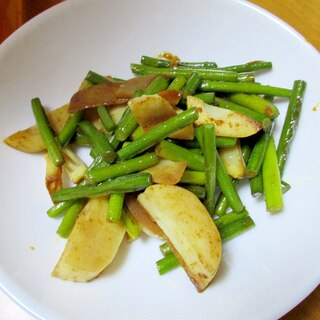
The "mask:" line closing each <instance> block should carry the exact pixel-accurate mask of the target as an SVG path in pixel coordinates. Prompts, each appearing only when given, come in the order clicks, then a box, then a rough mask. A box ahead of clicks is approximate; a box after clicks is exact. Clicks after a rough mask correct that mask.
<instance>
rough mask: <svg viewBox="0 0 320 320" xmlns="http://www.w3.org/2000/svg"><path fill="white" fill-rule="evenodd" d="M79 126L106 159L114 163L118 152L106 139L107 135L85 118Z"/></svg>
mask: <svg viewBox="0 0 320 320" xmlns="http://www.w3.org/2000/svg"><path fill="white" fill-rule="evenodd" d="M79 128H80V130H81V131H82V133H83V134H84V135H86V136H87V137H88V138H89V140H90V141H91V144H92V146H93V147H94V149H96V151H97V152H98V154H99V155H100V156H102V157H103V158H104V160H105V161H107V162H109V163H112V162H113V161H114V160H115V158H116V153H115V151H114V150H113V148H112V146H111V145H110V143H109V142H108V139H106V137H105V135H104V134H103V133H102V132H100V131H99V130H98V129H97V128H96V127H95V126H94V125H93V124H92V123H91V122H89V121H88V120H83V121H80V122H79Z"/></svg>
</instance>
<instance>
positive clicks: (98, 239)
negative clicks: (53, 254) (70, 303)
mask: <svg viewBox="0 0 320 320" xmlns="http://www.w3.org/2000/svg"><path fill="white" fill-rule="evenodd" d="M107 207H108V200H107V199H106V198H94V199H90V200H89V201H88V203H87V205H86V206H85V207H84V209H83V210H82V211H81V213H80V214H79V217H78V219H77V221H76V224H75V226H74V228H73V230H72V232H71V234H70V236H69V238H68V241H67V244H66V246H65V248H64V251H63V253H62V255H61V257H60V259H59V261H58V263H57V265H56V266H55V268H54V270H53V272H52V275H53V276H54V277H58V278H61V279H63V280H70V281H76V282H87V281H90V280H92V279H94V278H96V277H97V276H98V275H99V274H100V273H101V272H102V271H103V270H104V269H105V268H106V267H107V266H108V265H109V264H110V263H111V262H112V260H113V259H114V257H115V255H116V253H117V252H118V249H119V247H120V244H121V242H122V240H123V237H124V234H125V231H126V230H125V228H124V226H123V225H122V224H121V223H112V222H108V221H107V220H106V218H105V215H106V212H107Z"/></svg>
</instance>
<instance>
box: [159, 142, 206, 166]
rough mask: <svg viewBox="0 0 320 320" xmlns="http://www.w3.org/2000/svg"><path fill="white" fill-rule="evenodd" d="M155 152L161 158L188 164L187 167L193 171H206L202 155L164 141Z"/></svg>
mask: <svg viewBox="0 0 320 320" xmlns="http://www.w3.org/2000/svg"><path fill="white" fill-rule="evenodd" d="M155 151H156V154H157V155H158V156H159V157H161V158H164V159H167V160H172V161H178V162H186V163H187V167H188V168H190V169H192V170H199V171H202V170H204V169H205V164H204V158H203V156H202V155H199V154H197V153H194V152H192V151H190V150H188V149H186V148H183V147H181V146H178V145H176V144H174V143H171V142H168V141H166V140H162V141H161V142H160V143H159V144H158V145H157V147H156V150H155Z"/></svg>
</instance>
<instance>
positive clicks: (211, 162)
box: [202, 124, 217, 215]
mask: <svg viewBox="0 0 320 320" xmlns="http://www.w3.org/2000/svg"><path fill="white" fill-rule="evenodd" d="M215 137H216V135H215V127H214V125H213V124H205V125H203V149H202V152H203V155H204V163H205V175H206V184H205V189H206V197H205V199H204V205H205V206H206V208H207V210H208V212H209V213H210V215H213V212H214V206H215V196H216V159H217V158H216V157H215V154H216V139H215Z"/></svg>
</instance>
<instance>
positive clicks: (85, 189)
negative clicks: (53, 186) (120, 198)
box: [52, 172, 152, 201]
mask: <svg viewBox="0 0 320 320" xmlns="http://www.w3.org/2000/svg"><path fill="white" fill-rule="evenodd" d="M151 183H152V179H151V175H150V174H149V173H144V172H143V173H134V174H129V175H124V176H121V177H117V178H115V179H111V180H108V181H105V182H102V183H100V184H98V185H77V186H75V187H71V188H65V189H61V190H58V191H56V192H54V193H53V195H52V199H53V201H66V200H72V199H81V198H93V197H102V196H106V195H109V194H111V193H118V192H124V193H125V192H135V191H139V190H144V189H145V188H146V187H148V186H149V185H151Z"/></svg>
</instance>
